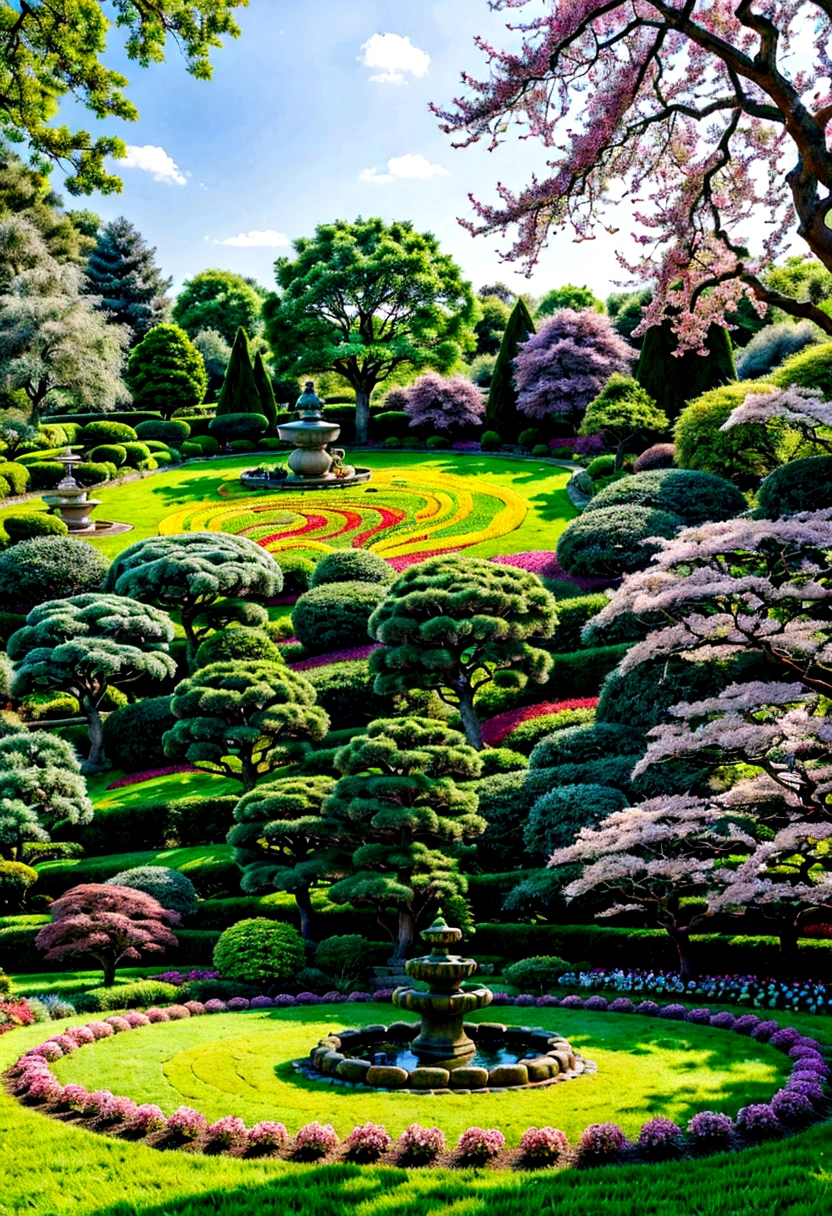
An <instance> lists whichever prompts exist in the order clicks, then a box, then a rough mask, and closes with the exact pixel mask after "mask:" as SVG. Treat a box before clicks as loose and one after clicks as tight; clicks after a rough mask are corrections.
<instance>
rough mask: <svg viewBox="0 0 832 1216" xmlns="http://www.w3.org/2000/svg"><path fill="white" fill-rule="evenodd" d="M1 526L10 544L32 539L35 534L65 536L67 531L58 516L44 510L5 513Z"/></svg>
mask: <svg viewBox="0 0 832 1216" xmlns="http://www.w3.org/2000/svg"><path fill="white" fill-rule="evenodd" d="M2 526H3V528H4V529H5V532H6V535H7V536H8V538H9V544H10V545H18V544H20V542H21V541H22V540H32V539H33V538H34V537H36V536H66V534H67V532H68V531H69V529H68V528H67V526H66V524H65V523H64V521H63V520H62V519H61V518H60V517H59V516H57V515H48V514H47V513H46V511H30V512H27V513H26V514H23V515H6V516H4V517H3V523H2Z"/></svg>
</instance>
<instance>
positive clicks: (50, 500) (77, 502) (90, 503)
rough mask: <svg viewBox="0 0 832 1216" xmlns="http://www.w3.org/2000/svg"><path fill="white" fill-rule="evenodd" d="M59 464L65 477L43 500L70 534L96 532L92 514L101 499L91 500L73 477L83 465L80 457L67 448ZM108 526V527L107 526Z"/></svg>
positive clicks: (59, 457)
mask: <svg viewBox="0 0 832 1216" xmlns="http://www.w3.org/2000/svg"><path fill="white" fill-rule="evenodd" d="M55 460H57V462H58V464H62V465H63V466H64V474H65V476H64V477H63V479H62V480H61V481H59V482H58V484H57V485H56V486H55V489H54V492H53V493H51V494H42V495H41V498H42V499H43V501H44V502H45V503H46V505H47V506H48V507H49V508H50V510H51V512H52V514H53V515H59V516H60V518H61V519H62V520H63V521H64V523H65V524H66V526H67V528H68V529H69V531H70V532H95V531H96V526H95V523H94V522H93V521H92V520H91V519H90V512H92V511H94V510H95V508H96V507H97V506H100V504H101V499H100V498H89V497H88V495H87V491H86V490H85V489H84V487H83V486H79V484H78V482H77V481H76V480H75V478H74V477H73V475H72V470H73V468H74V467H75V466H76V465H79V464H81V463H82V458H81V457H80V456H74V455H73V453H72V450H71V449H70V448H67V449H66V451H65V452H64V454H63V456H56V457H55ZM105 526H106V525H105Z"/></svg>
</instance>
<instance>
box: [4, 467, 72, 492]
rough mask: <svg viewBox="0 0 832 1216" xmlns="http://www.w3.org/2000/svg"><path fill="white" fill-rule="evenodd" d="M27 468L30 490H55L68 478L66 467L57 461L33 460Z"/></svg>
mask: <svg viewBox="0 0 832 1216" xmlns="http://www.w3.org/2000/svg"><path fill="white" fill-rule="evenodd" d="M26 468H27V469H28V470H29V489H30V490H53V489H54V488H55V486H56V485H57V484H58V482H59V481H61V480H62V479H63V478H64V477H65V476H66V470H65V469H64V466H63V465H62V464H58V462H57V460H33V461H32V462H31V464H27V466H26ZM6 484H7V485H8V482H7V483H6ZM7 497H8V495H7Z"/></svg>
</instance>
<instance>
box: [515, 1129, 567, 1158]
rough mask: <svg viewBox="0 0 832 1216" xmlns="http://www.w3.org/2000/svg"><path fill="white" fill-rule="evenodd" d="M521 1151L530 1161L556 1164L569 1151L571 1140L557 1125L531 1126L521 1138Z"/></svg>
mask: <svg viewBox="0 0 832 1216" xmlns="http://www.w3.org/2000/svg"><path fill="white" fill-rule="evenodd" d="M520 1151H521V1153H522V1154H523V1156H524V1157H525V1158H526V1159H527V1160H528V1161H534V1162H536V1163H537V1164H539V1165H554V1164H555V1162H557V1161H560V1159H561V1158H562V1157H563V1156H564V1155H565V1154H566V1153H568V1152H569V1141H568V1140H567V1138H566V1136H565V1135H564V1133H563V1132H562V1131H560V1130H559V1129H558V1128H556V1127H530V1128H529V1129H528V1130H527V1131H525V1132H523V1135H522V1136H521V1138H520Z"/></svg>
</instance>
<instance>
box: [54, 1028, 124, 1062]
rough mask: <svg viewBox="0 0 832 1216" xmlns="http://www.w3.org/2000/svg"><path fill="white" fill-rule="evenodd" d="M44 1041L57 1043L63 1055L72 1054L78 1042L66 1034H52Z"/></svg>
mask: <svg viewBox="0 0 832 1216" xmlns="http://www.w3.org/2000/svg"><path fill="white" fill-rule="evenodd" d="M108 1021H109V1019H108ZM127 1029H128V1030H129V1029H130V1027H129V1026H128V1027H127ZM46 1041H47V1043H57V1044H58V1046H59V1047H60V1049H61V1052H62V1054H63V1055H65V1056H69V1055H72V1053H73V1051H77V1050H78V1044H77V1043H76V1042H75V1040H74V1039H71V1038H70V1037H69V1035H68V1034H53V1035H52V1038H51V1039H47V1040H46Z"/></svg>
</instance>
